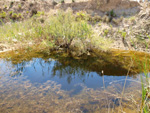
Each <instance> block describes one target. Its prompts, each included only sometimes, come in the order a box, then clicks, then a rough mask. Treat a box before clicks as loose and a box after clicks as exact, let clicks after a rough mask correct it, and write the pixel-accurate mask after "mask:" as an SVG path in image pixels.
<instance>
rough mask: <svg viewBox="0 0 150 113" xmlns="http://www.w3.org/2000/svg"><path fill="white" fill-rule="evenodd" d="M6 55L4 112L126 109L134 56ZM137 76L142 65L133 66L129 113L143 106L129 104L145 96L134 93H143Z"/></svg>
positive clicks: (0, 98) (1, 93) (0, 100)
mask: <svg viewBox="0 0 150 113" xmlns="http://www.w3.org/2000/svg"><path fill="white" fill-rule="evenodd" d="M0 57H1V58H2V59H1V61H0V68H1V73H0V77H1V78H0V83H1V84H0V89H1V90H0V112H2V113H3V112H9V111H12V112H20V110H23V111H24V112H27V109H28V111H32V112H41V113H42V112H53V111H56V112H60V111H61V112H75V113H76V112H85V113H86V112H99V111H103V112H106V111H107V112H108V110H112V111H113V112H116V111H119V110H120V103H119V102H120V99H121V98H122V96H121V94H122V88H123V86H124V81H125V78H126V75H127V72H128V69H129V66H130V63H131V58H130V57H128V56H124V55H119V56H118V55H117V56H116V55H112V53H101V54H100V55H95V54H91V56H82V57H78V58H72V57H71V56H69V55H68V54H66V53H64V52H57V53H55V52H53V53H51V55H46V54H43V53H39V52H31V51H22V50H21V51H11V52H9V53H5V54H2V55H0ZM132 60H133V59H132ZM135 72H139V71H138V68H137V65H136V63H134V66H132V67H131V71H130V74H129V77H128V80H129V81H127V84H126V87H125V88H126V93H125V94H124V95H125V97H124V98H123V99H122V102H123V103H122V107H123V109H124V108H125V109H124V110H125V111H130V110H131V109H135V108H137V106H136V105H135V104H133V103H132V102H130V101H129V100H132V99H135V97H136V99H137V101H139V100H138V99H139V98H140V97H139V96H140V93H139V92H138V90H134V91H133V89H140V84H136V83H134V82H131V81H136V80H137V81H138V79H139V77H138V75H137V74H135ZM135 92H136V95H135ZM132 94H133V95H132ZM106 95H107V96H106ZM130 95H132V97H130ZM127 97H128V98H127ZM137 97H139V98H137ZM47 100H48V102H47ZM129 104H131V105H132V107H131V106H130V105H129ZM10 105H11V106H10ZM127 105H128V106H129V108H128V107H125V106H127ZM30 106H32V108H31V107H30ZM58 106H59V108H58ZM112 111H110V112H112ZM131 111H132V110H131ZM135 111H136V109H135ZM132 112H133V111H132Z"/></svg>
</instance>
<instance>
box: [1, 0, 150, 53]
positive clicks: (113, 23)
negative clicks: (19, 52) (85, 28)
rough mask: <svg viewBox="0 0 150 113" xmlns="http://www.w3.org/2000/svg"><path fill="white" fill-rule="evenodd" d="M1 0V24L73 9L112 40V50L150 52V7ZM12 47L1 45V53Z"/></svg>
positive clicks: (100, 1) (122, 0)
mask: <svg viewBox="0 0 150 113" xmlns="http://www.w3.org/2000/svg"><path fill="white" fill-rule="evenodd" d="M60 2H61V1H52V0H0V19H1V20H2V21H1V22H0V24H1V25H2V24H3V23H7V22H10V20H11V21H24V20H26V19H29V18H31V17H32V16H34V15H37V14H38V15H39V16H40V15H44V17H45V19H46V17H47V16H48V15H49V14H50V13H54V14H55V13H56V12H57V10H59V9H61V10H67V9H68V8H71V9H72V10H73V12H74V13H75V14H76V12H82V13H85V14H86V15H88V17H89V19H88V21H89V23H90V24H91V25H92V26H93V29H94V30H95V32H97V33H98V35H99V36H101V37H103V38H106V39H108V38H110V39H112V45H111V46H110V48H115V49H124V50H136V51H145V52H150V47H149V44H150V39H149V38H150V3H149V2H144V3H139V2H136V1H131V0H91V1H79V0H78V1H75V2H73V1H70V0H66V1H64V3H60ZM9 48H11V47H9V46H7V45H4V44H0V51H4V50H6V49H9Z"/></svg>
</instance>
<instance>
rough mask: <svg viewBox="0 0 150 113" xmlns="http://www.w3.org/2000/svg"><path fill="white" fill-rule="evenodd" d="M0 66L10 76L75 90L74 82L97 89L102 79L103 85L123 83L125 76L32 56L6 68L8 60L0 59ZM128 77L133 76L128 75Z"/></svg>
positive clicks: (8, 64)
mask: <svg viewBox="0 0 150 113" xmlns="http://www.w3.org/2000/svg"><path fill="white" fill-rule="evenodd" d="M0 66H1V67H3V68H1V69H2V70H3V71H5V72H7V73H8V74H9V75H10V76H12V77H14V76H17V77H21V76H25V77H27V80H29V81H30V82H31V83H33V84H37V83H38V84H39V83H40V84H42V83H45V82H46V81H47V80H52V81H55V82H56V83H58V84H61V88H62V89H63V90H72V89H75V90H76V92H78V90H79V91H80V90H81V89H80V88H79V87H77V86H76V84H80V83H83V84H84V85H85V86H87V87H88V88H94V89H98V88H102V87H103V85H104V84H103V81H104V82H105V87H107V85H110V84H111V83H112V82H113V81H116V83H119V81H120V84H122V85H123V83H124V80H125V78H126V77H125V76H110V75H109V76H107V75H104V76H100V74H98V73H96V72H89V71H85V70H83V69H81V68H78V67H76V68H72V67H70V66H65V67H63V65H62V64H60V63H59V62H58V61H55V60H52V59H48V60H46V61H45V60H43V59H41V58H37V59H36V58H34V59H33V60H32V61H28V62H22V63H20V64H17V65H12V67H13V68H12V69H11V68H10V69H9V68H8V67H11V65H10V62H5V61H1V62H0ZM6 70H8V71H6ZM11 70H13V71H11ZM9 71H10V72H9ZM128 79H133V78H132V77H128ZM25 80H26V79H25ZM128 83H129V81H127V84H128ZM77 89H78V90H77ZM76 92H75V93H76Z"/></svg>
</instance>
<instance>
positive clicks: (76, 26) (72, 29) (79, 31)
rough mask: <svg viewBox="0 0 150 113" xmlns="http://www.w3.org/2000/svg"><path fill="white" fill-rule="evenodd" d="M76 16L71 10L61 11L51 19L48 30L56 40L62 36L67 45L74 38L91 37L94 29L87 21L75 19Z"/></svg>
mask: <svg viewBox="0 0 150 113" xmlns="http://www.w3.org/2000/svg"><path fill="white" fill-rule="evenodd" d="M75 19H76V18H75V16H74V15H73V14H72V12H71V11H69V12H67V13H65V12H62V11H60V12H59V13H58V14H57V15H56V16H53V17H51V18H50V20H49V22H50V23H49V28H48V30H49V31H48V32H49V33H50V36H51V37H54V38H55V40H58V39H60V38H62V39H63V40H64V42H65V44H66V45H68V46H69V45H70V43H71V41H72V40H73V39H74V38H80V39H81V40H82V39H85V38H89V37H91V34H92V29H91V26H90V25H88V23H87V21H85V20H80V21H75Z"/></svg>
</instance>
